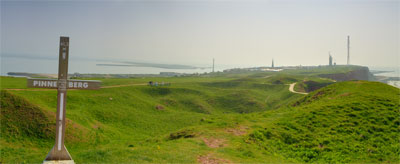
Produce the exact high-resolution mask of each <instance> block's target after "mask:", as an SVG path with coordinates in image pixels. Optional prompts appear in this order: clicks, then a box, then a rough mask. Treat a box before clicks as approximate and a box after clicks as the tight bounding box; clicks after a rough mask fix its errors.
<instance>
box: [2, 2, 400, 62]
mask: <svg viewBox="0 0 400 164" xmlns="http://www.w3.org/2000/svg"><path fill="white" fill-rule="evenodd" d="M399 24H400V1H398V0H394V1H385V0H380V1H371V0H364V1H363V0H357V1H338V0H332V1H329V0H318V1H304V0H293V1H201V0H199V1H122V0H119V1H117V0H116V1H112V0H109V1H96V0H92V1H55V0H54V1H40V2H37V1H14V2H13V1H3V0H2V1H1V54H2V55H8V56H10V55H23V56H32V57H57V56H58V54H57V53H58V42H59V36H60V35H64V36H69V37H70V42H71V43H70V56H71V58H87V59H114V60H130V61H141V62H143V61H145V62H158V63H174V64H208V63H211V62H212V58H215V60H216V63H217V64H225V65H237V66H263V65H268V66H269V65H270V63H271V59H272V58H274V59H275V63H276V65H319V64H328V51H331V53H332V55H333V57H334V60H335V61H336V62H337V63H338V64H344V63H346V55H347V54H346V37H347V35H350V36H351V63H352V64H359V65H369V66H398V65H399V64H400V61H399V54H400V49H399V45H400V25H399Z"/></svg>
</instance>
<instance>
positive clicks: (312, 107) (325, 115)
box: [249, 81, 400, 163]
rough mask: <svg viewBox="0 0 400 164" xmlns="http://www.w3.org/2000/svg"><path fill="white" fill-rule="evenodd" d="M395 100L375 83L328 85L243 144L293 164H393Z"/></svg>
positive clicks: (396, 146)
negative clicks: (273, 153) (335, 163)
mask: <svg viewBox="0 0 400 164" xmlns="http://www.w3.org/2000/svg"><path fill="white" fill-rule="evenodd" d="M399 96H400V92H399V89H397V88H394V87H391V86H388V85H386V84H382V83H376V82H366V81H351V82H343V83H337V84H334V85H330V86H328V87H325V88H322V89H320V90H317V91H315V92H313V93H312V94H310V95H308V96H306V97H304V98H303V99H301V100H299V101H297V102H296V103H294V104H293V106H294V107H291V108H286V109H281V111H280V112H282V113H283V116H282V117H281V118H279V119H277V120H275V121H273V122H269V123H267V124H265V125H263V126H262V127H263V128H264V129H260V130H256V131H254V132H253V133H252V134H250V136H249V140H250V141H251V143H255V144H258V145H259V146H260V147H262V148H264V150H265V151H266V152H277V153H279V154H281V155H282V156H283V157H284V158H287V159H293V160H296V161H299V162H361V163H371V162H373V163H376V162H399V161H400V157H399V156H398V155H399V153H400V151H399V148H400V144H399V142H398V139H399V137H400V133H399V132H400V131H399V125H400V120H399V117H398V116H399V114H400V113H399V107H400V104H399ZM285 111H286V112H285Z"/></svg>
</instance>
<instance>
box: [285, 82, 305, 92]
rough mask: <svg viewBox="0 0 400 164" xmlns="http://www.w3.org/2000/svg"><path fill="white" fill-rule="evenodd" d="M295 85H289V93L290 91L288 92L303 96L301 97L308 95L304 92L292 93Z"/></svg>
mask: <svg viewBox="0 0 400 164" xmlns="http://www.w3.org/2000/svg"><path fill="white" fill-rule="evenodd" d="M295 85H296V83H292V84H290V86H289V91H290V92H293V93H298V94H303V95H306V94H308V93H305V92H296V91H294V86H295Z"/></svg>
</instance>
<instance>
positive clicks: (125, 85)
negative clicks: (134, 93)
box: [101, 83, 147, 88]
mask: <svg viewBox="0 0 400 164" xmlns="http://www.w3.org/2000/svg"><path fill="white" fill-rule="evenodd" d="M135 85H147V83H140V84H124V85H110V86H104V87H101V88H117V87H128V86H135Z"/></svg>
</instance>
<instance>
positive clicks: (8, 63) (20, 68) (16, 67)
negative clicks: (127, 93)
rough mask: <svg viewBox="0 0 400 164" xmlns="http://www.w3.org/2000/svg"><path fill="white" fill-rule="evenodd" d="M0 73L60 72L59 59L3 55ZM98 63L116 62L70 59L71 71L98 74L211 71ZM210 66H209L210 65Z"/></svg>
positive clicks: (219, 68)
mask: <svg viewBox="0 0 400 164" xmlns="http://www.w3.org/2000/svg"><path fill="white" fill-rule="evenodd" d="M0 60H1V62H0V63H1V64H0V65H1V66H0V73H1V75H3V76H4V75H7V73H8V72H28V73H46V74H57V73H58V59H32V58H23V57H9V56H7V57H1V58H0ZM96 64H116V63H112V62H104V61H90V60H74V59H70V60H69V64H68V65H69V66H68V72H69V73H75V72H78V73H98V74H159V73H160V72H178V73H204V72H211V71H212V70H211V68H206V69H163V68H154V67H127V66H97V65H96ZM208 67H209V66H208ZM227 68H228V67H216V68H215V71H223V70H224V69H227Z"/></svg>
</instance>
